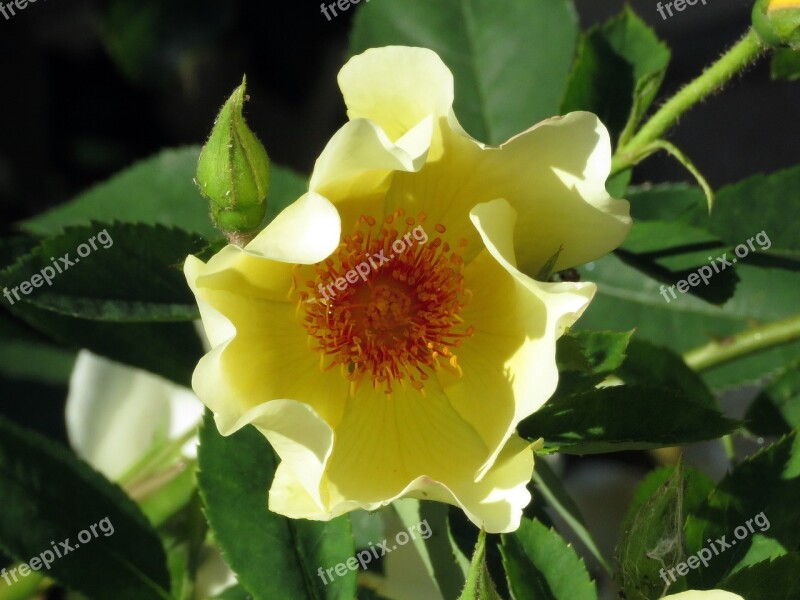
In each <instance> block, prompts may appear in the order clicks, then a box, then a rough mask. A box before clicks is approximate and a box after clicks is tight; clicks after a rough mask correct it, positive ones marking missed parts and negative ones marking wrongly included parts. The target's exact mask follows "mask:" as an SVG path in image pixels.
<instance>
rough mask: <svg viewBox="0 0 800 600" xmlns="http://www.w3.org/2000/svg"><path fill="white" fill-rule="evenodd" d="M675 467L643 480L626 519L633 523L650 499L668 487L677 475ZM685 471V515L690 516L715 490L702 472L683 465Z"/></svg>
mask: <svg viewBox="0 0 800 600" xmlns="http://www.w3.org/2000/svg"><path fill="white" fill-rule="evenodd" d="M676 468H677V466H675V467H662V468H660V469H656V470H655V471H651V472H650V473H648V474H647V476H645V478H644V479H642V481H641V483H639V485H638V487H637V488H636V492H635V494H634V496H633V501H632V502H631V505H630V506H629V507H628V512H627V515H626V519H627V520H628V521H632V520H633V519H634V517H635V516H636V513H637V512H639V510H640V509H641V508H642V506H644V504H645V502H647V500H648V498H650V496H652V495H653V494H655V493H656V492H657V491H658V489H659V488H661V487H664V486H665V485H667V483H668V482H669V480H670V479H672V478H673V477H674V475H675V470H676ZM681 469H682V471H683V514H684V515H689V514H691V513H693V512H694V511H696V510H697V509H698V508H700V507H701V506H702V505H703V504H704V503H705V501H706V499H707V498H708V495H709V494H710V493H711V491H712V490H713V489H714V486H715V484H714V480H712V479H711V478H710V477H709V476H708V475H706V474H705V473H703V472H702V471H698V470H697V469H695V468H693V467H689V466H686V465H682V466H681Z"/></svg>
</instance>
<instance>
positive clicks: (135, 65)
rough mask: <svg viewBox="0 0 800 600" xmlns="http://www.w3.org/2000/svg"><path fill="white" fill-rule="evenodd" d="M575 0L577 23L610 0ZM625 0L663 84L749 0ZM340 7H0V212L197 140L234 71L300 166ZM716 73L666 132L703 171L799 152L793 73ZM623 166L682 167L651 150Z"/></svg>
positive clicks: (154, 3)
mask: <svg viewBox="0 0 800 600" xmlns="http://www.w3.org/2000/svg"><path fill="white" fill-rule="evenodd" d="M374 1H376V2H379V1H380V0H374ZM431 1H434V0H431ZM576 4H577V7H578V11H579V13H580V18H581V21H582V25H583V26H584V27H588V26H591V25H592V24H594V23H598V22H600V21H603V20H605V19H607V18H609V17H611V16H612V15H614V14H615V13H617V12H618V11H619V10H620V9H621V7H622V5H623V2H622V1H621V0H601V1H598V0H577V2H576ZM630 4H631V5H632V7H633V8H634V9H635V10H636V12H637V13H638V14H639V15H640V16H641V17H642V18H643V19H644V20H645V21H647V22H648V23H649V24H650V25H651V26H653V27H654V28H655V30H656V32H657V33H658V34H659V36H660V37H662V38H663V39H664V40H666V41H667V42H668V43H669V45H670V46H671V47H672V48H673V50H674V55H673V60H672V64H671V66H670V69H669V72H668V74H667V81H666V84H665V86H664V91H665V92H667V93H671V92H672V91H674V90H675V89H677V88H678V87H679V86H680V85H681V84H682V83H684V82H686V81H688V80H689V79H690V78H691V77H693V76H694V75H696V74H697V73H698V72H699V71H700V69H701V68H702V67H703V65H706V64H708V63H709V61H711V60H713V59H714V58H715V57H716V56H718V55H719V54H720V53H721V52H722V51H723V50H724V49H725V48H726V47H728V46H729V45H730V44H731V43H732V42H734V41H735V40H736V38H737V37H739V36H740V35H741V34H742V32H743V31H744V30H745V28H746V27H747V24H748V23H749V13H750V8H751V6H752V0H707V5H705V6H703V5H702V4H700V3H699V2H698V4H697V5H695V6H693V7H687V9H686V10H684V11H683V12H681V13H675V16H673V17H672V18H669V19H667V20H663V19H662V18H661V16H659V14H658V12H657V10H656V2H655V1H654V0H637V1H634V2H631V3H630ZM353 16H354V11H353V10H350V11H348V12H346V13H342V14H340V15H339V16H338V17H336V18H334V19H332V20H331V21H328V20H327V19H326V18H325V16H324V15H323V14H322V13H321V11H320V6H319V2H317V1H315V0H292V1H291V2H288V1H287V2H282V3H274V4H267V3H264V2H257V1H255V0H228V1H226V2H217V1H214V0H191V1H189V0H172V1H170V2H163V1H161V0H110V1H106V2H100V1H96V2H92V1H90V0H66V1H63V2H57V3H56V2H50V3H45V2H38V3H36V4H29V5H28V8H27V9H25V10H23V11H18V13H17V15H16V16H14V17H12V18H11V19H9V20H4V19H3V18H2V17H0V57H2V59H0V60H2V66H0V69H2V82H3V85H2V87H3V93H2V95H0V114H2V115H3V121H2V128H0V214H1V215H2V219H1V221H2V226H3V227H5V228H8V227H9V226H10V225H11V223H13V222H14V221H15V220H18V219H21V218H24V217H26V216H30V215H33V214H35V213H37V212H40V211H41V210H42V209H45V208H47V207H50V206H53V205H56V204H58V203H60V202H64V201H65V200H67V199H69V198H70V197H71V196H73V195H74V194H75V193H77V192H78V191H81V190H82V189H84V188H85V187H87V186H89V185H91V184H92V183H94V182H97V181H99V180H102V179H104V178H106V177H108V176H109V175H111V174H112V173H114V172H116V171H118V170H119V169H121V168H123V167H125V166H127V165H130V164H131V162H133V161H135V160H138V159H141V158H145V157H147V156H149V155H151V154H153V153H155V152H157V151H158V150H159V149H161V148H164V147H173V146H181V145H185V144H197V143H200V142H202V141H203V140H204V138H205V136H206V135H207V134H208V132H209V130H210V126H211V122H212V120H213V118H214V116H215V113H216V111H217V110H218V109H219V107H220V106H221V104H222V103H223V101H224V100H225V99H226V98H227V96H228V94H230V92H231V90H233V88H234V87H235V86H236V85H237V84H238V83H239V82H240V81H241V78H242V74H243V73H247V75H248V82H249V86H248V91H249V93H250V95H251V98H252V100H251V102H250V104H249V109H248V115H247V116H248V120H249V122H250V124H251V126H252V127H253V129H254V130H255V131H256V132H257V133H258V134H259V136H260V137H261V139H262V140H263V142H264V144H265V145H266V147H267V149H268V151H269V153H270V155H271V157H272V158H273V159H274V160H275V161H276V162H278V163H281V164H283V165H286V166H290V167H293V168H295V169H297V170H298V171H301V172H308V171H309V170H310V168H311V166H312V165H313V162H314V159H315V157H316V156H317V154H318V153H319V151H320V150H321V149H322V147H323V145H324V143H325V142H326V140H327V139H328V138H329V137H330V135H331V134H332V133H333V132H334V131H335V130H336V129H337V128H338V127H339V126H340V125H341V123H342V122H343V120H344V106H343V103H342V100H341V97H340V95H339V91H338V88H337V86H336V79H335V75H336V72H337V71H338V69H339V68H340V66H341V65H342V64H343V62H344V61H345V60H346V57H347V33H348V31H349V28H350V25H351V23H352V19H353ZM730 87H731V89H729V90H728V91H726V93H725V97H724V100H722V99H719V98H712V99H711V100H709V101H708V102H707V103H706V104H704V105H703V106H701V107H699V108H697V109H695V110H693V111H691V113H690V114H689V115H688V116H687V117H686V118H685V119H684V120H683V122H682V123H681V124H680V126H679V127H678V129H677V131H676V132H675V134H674V140H675V141H676V142H677V144H678V146H679V147H681V148H683V149H684V150H685V151H686V152H687V153H688V155H689V156H690V157H693V158H694V159H695V160H696V162H697V164H698V166H699V167H700V169H701V171H703V172H704V173H705V174H706V175H707V177H708V178H709V179H710V181H711V183H712V185H714V186H717V187H718V186H720V185H723V184H726V183H730V182H731V181H732V179H733V178H736V179H738V178H741V177H743V176H745V175H748V174H752V173H756V172H759V171H763V170H765V169H767V168H771V169H779V168H782V167H785V166H789V165H791V164H792V161H793V160H795V161H796V159H797V156H798V148H797V146H796V145H793V141H795V140H797V139H798V137H799V136H800V121H798V120H797V119H794V120H790V121H786V120H785V117H784V115H788V114H792V111H793V110H796V108H797V106H800V88H798V86H796V85H794V86H793V85H790V84H785V83H784V84H770V83H769V63H768V61H762V62H761V63H760V64H759V65H758V66H757V67H756V68H755V69H753V70H752V71H750V72H749V73H748V74H747V75H746V76H745V77H744V80H743V81H737V82H734V83H733V84H731V86H730ZM733 123H735V124H736V126H735V127H732V126H731V124H733ZM792 130H793V131H792ZM776 131H780V132H781V135H780V136H776V135H774V132H776ZM754 147H757V148H758V149H759V150H758V152H755V153H754V152H752V150H751V149H752V148H754ZM637 178H638V179H639V180H651V181H661V180H667V179H669V180H673V181H674V180H682V179H686V178H687V176H686V173H685V171H684V170H683V169H682V168H681V167H680V166H678V165H677V164H675V163H674V162H673V161H671V160H669V159H667V158H664V159H660V158H655V159H653V160H650V161H647V162H646V163H645V164H644V165H643V166H642V168H640V169H638V170H637ZM199 201H200V200H199V199H198V202H199Z"/></svg>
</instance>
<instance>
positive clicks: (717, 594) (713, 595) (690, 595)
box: [661, 590, 744, 600]
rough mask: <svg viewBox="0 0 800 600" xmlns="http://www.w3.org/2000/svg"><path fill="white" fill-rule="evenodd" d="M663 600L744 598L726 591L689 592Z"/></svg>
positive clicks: (739, 599) (726, 599)
mask: <svg viewBox="0 0 800 600" xmlns="http://www.w3.org/2000/svg"><path fill="white" fill-rule="evenodd" d="M661 600H744V598H742V597H741V596H739V595H738V594H734V593H732V592H726V591H725V590H689V591H688V592H681V593H680V594H670V595H669V596H664V597H663V598H662V599H661Z"/></svg>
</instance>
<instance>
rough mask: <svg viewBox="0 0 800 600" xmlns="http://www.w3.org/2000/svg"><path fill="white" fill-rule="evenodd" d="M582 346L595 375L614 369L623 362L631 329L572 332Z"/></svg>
mask: <svg viewBox="0 0 800 600" xmlns="http://www.w3.org/2000/svg"><path fill="white" fill-rule="evenodd" d="M572 335H573V336H574V337H575V338H577V339H578V340H579V341H580V343H581V345H582V346H583V351H584V353H585V356H586V359H587V361H588V362H589V364H590V366H591V370H592V372H593V373H594V374H595V375H607V374H609V373H613V372H614V371H616V370H617V369H618V368H619V367H620V366H621V365H622V364H623V363H624V362H625V357H626V354H625V353H626V350H627V349H628V345H629V344H630V343H631V337H632V336H633V331H627V332H617V331H577V332H574V333H573V334H572Z"/></svg>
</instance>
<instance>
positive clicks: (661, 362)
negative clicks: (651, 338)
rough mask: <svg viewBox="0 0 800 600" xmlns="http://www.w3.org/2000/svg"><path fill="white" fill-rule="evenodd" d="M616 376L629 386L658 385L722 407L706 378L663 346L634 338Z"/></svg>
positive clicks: (708, 404) (710, 404)
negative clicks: (707, 384) (704, 379)
mask: <svg viewBox="0 0 800 600" xmlns="http://www.w3.org/2000/svg"><path fill="white" fill-rule="evenodd" d="M617 375H618V376H619V377H620V378H621V379H622V380H623V381H624V382H625V383H627V384H629V385H632V384H638V385H657V386H660V387H664V388H666V389H670V390H675V391H677V392H680V393H682V394H683V395H684V396H685V397H686V398H687V399H689V400H691V401H693V402H696V403H697V404H698V405H700V406H704V407H706V408H710V409H718V408H719V405H718V404H717V400H716V398H715V397H714V395H713V394H712V393H711V391H710V390H709V389H708V386H706V384H705V382H704V381H703V379H702V378H701V377H700V376H699V375H698V374H697V373H695V372H694V371H692V370H691V369H690V368H689V367H688V366H686V363H685V362H684V361H683V358H681V357H680V356H679V355H677V354H675V353H674V352H672V351H671V350H670V349H668V348H665V347H663V346H656V345H655V344H651V343H650V342H647V341H645V340H640V339H634V340H632V341H631V344H630V346H629V347H628V356H627V358H626V359H625V362H624V363H623V364H622V366H621V368H620V369H618V370H617Z"/></svg>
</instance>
